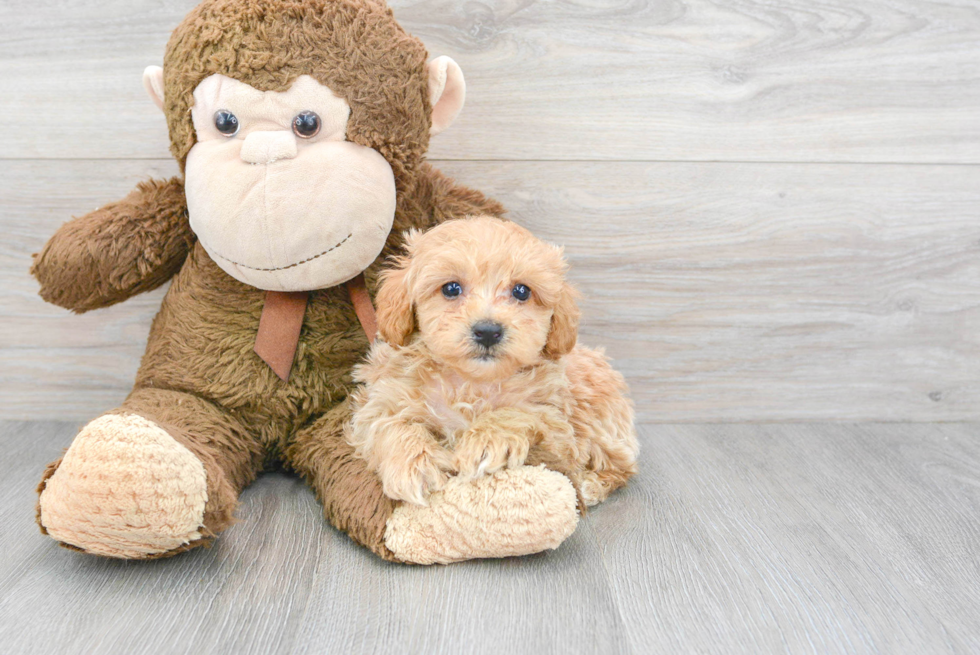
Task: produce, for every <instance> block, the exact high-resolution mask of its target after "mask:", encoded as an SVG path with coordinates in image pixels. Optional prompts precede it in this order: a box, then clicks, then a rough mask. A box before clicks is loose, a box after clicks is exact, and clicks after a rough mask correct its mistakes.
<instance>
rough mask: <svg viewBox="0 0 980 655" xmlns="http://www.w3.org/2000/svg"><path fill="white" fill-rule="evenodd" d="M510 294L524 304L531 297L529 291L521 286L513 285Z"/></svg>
mask: <svg viewBox="0 0 980 655" xmlns="http://www.w3.org/2000/svg"><path fill="white" fill-rule="evenodd" d="M510 293H511V295H512V296H514V297H515V298H517V299H518V300H520V301H521V302H524V301H525V300H527V299H528V298H530V297H531V290H530V289H529V288H527V287H526V286H525V285H523V284H515V285H514V288H513V289H511V291H510Z"/></svg>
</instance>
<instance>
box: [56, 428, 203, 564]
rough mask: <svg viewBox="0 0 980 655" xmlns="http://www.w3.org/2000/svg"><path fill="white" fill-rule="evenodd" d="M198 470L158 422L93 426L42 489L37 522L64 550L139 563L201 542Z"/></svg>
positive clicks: (200, 467) (198, 463) (198, 464)
mask: <svg viewBox="0 0 980 655" xmlns="http://www.w3.org/2000/svg"><path fill="white" fill-rule="evenodd" d="M207 496H208V495H207V478H206V475H205V472H204V465H203V464H202V463H201V461H200V460H199V459H198V458H197V457H196V456H194V455H193V454H192V453H191V452H190V451H189V450H188V449H187V448H185V447H184V446H182V445H181V444H179V443H177V442H176V441H175V440H174V439H173V437H171V436H170V435H169V434H167V432H166V431H165V430H163V428H161V427H160V426H158V425H157V424H156V423H153V422H152V421H149V420H147V419H145V418H142V417H140V416H136V415H132V414H108V415H105V416H102V417H100V418H97V419H95V420H94V421H92V422H91V423H89V424H88V425H86V426H85V427H84V428H82V431H81V432H80V433H79V434H78V436H76V437H75V440H74V441H73V442H72V444H71V447H70V448H68V451H67V452H66V453H65V456H64V457H63V458H62V460H61V462H60V465H58V466H57V468H56V470H54V471H53V473H51V474H50V477H48V478H47V479H46V480H45V481H44V482H42V483H41V497H40V502H39V506H38V512H39V514H38V521H39V522H40V524H41V527H42V528H44V530H46V531H47V533H48V534H49V535H51V536H52V537H54V538H55V539H57V540H58V541H61V542H63V543H65V544H68V545H70V546H74V547H76V548H80V549H82V550H84V551H87V552H90V553H94V554H97V555H106V556H108V557H120V558H126V559H144V558H148V557H155V556H159V555H162V554H165V553H167V552H168V551H172V550H175V549H180V548H181V547H182V546H186V545H187V544H189V543H191V542H193V541H196V540H199V539H201V538H202V536H203V535H202V533H201V529H202V528H201V526H202V525H203V522H204V506H205V504H206V503H207Z"/></svg>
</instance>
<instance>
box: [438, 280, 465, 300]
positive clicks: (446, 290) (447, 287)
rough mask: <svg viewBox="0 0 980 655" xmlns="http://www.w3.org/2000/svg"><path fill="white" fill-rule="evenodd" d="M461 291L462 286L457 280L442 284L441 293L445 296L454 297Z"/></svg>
mask: <svg viewBox="0 0 980 655" xmlns="http://www.w3.org/2000/svg"><path fill="white" fill-rule="evenodd" d="M461 293H463V287H461V286H460V284H459V282H446V283H445V284H444V285H442V295H444V296H446V297H447V298H455V297H456V296H458V295H459V294H461Z"/></svg>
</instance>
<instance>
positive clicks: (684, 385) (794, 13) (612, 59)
mask: <svg viewBox="0 0 980 655" xmlns="http://www.w3.org/2000/svg"><path fill="white" fill-rule="evenodd" d="M194 4H195V0H109V1H103V2H98V3H92V2H83V1H71V0H35V1H32V2H29V3H28V2H14V1H13V0H7V1H4V2H3V3H2V4H0V33H2V39H0V179H2V180H3V182H2V184H0V211H2V214H0V228H2V229H3V232H4V234H5V235H6V238H4V239H3V240H2V241H0V361H2V362H3V366H2V367H0V393H2V402H0V417H6V418H57V419H68V420H83V419H85V418H90V417H92V416H94V415H96V414H98V413H100V412H101V411H103V410H105V409H107V408H110V407H113V406H114V405H116V404H117V403H118V402H119V401H120V400H121V399H122V398H123V397H124V396H125V394H126V392H127V390H128V389H129V386H130V384H131V382H132V379H133V376H134V373H135V370H136V367H137V365H138V362H139V357H140V355H141V354H142V350H143V347H144V344H145V338H146V333H147V330H148V327H149V322H150V320H151V318H152V316H153V314H154V312H155V310H156V308H157V307H158V305H159V302H160V298H161V294H162V291H157V292H155V293H151V294H147V295H146V296H143V297H139V298H136V299H133V300H131V301H129V302H126V303H124V304H122V305H120V306H117V307H114V308H111V309H107V310H102V311H98V312H94V313H91V314H88V315H84V316H80V317H78V316H73V315H70V314H69V313H68V312H65V311H63V310H60V309H58V308H55V307H52V306H49V305H45V304H44V303H43V302H41V300H40V299H39V298H38V297H37V295H36V289H37V287H36V284H35V283H34V282H33V281H32V280H31V279H30V278H29V277H28V275H27V273H26V271H27V268H28V266H29V263H30V253H31V252H35V251H37V250H38V249H39V248H40V247H41V245H42V244H43V242H44V240H45V239H46V238H47V237H48V236H49V235H50V234H51V233H52V232H53V231H54V230H55V228H57V226H58V225H60V224H61V223H62V222H63V221H65V220H67V219H68V218H69V216H71V215H78V214H81V213H84V212H86V211H88V210H91V209H93V208H95V207H97V206H99V205H100V204H103V203H105V202H107V201H110V200H113V199H116V198H118V197H120V196H122V195H124V194H125V193H126V192H127V191H128V190H129V189H130V188H132V186H133V185H134V184H135V183H136V182H137V181H139V180H140V179H143V178H145V177H147V176H164V175H171V174H174V173H175V172H176V167H175V165H174V164H173V162H172V160H171V159H170V156H169V154H168V151H167V136H166V131H165V128H164V122H163V118H162V116H161V115H160V114H159V113H158V112H157V110H156V109H155V107H153V105H152V104H150V102H149V100H148V99H146V97H145V96H144V93H143V90H142V88H141V84H140V75H141V72H142V70H143V68H144V66H146V65H148V64H154V63H159V62H160V60H161V54H162V52H163V48H164V44H165V42H166V39H167V37H168V34H169V31H170V30H172V29H173V27H174V26H175V25H176V24H177V23H178V22H179V21H180V19H181V17H182V16H183V15H184V14H185V13H186V12H187V11H188V10H189V9H190V8H191V7H192V6H193V5H194ZM390 4H391V5H392V7H393V8H394V9H395V13H396V15H397V17H398V18H399V19H400V20H401V22H402V23H403V25H404V26H405V27H406V28H407V29H408V30H409V31H411V32H412V33H414V34H416V35H417V36H419V37H420V38H422V39H423V40H424V41H425V43H426V44H427V46H428V48H429V50H430V52H431V53H432V54H433V55H437V54H448V55H450V56H452V57H453V58H455V59H456V60H457V61H458V62H459V63H460V65H461V66H462V68H463V70H464V72H465V74H466V77H467V80H468V84H469V97H468V102H467V106H466V108H465V109H464V112H463V114H462V116H461V117H460V119H459V122H458V123H457V124H456V125H455V126H454V127H453V128H452V129H451V130H450V131H448V132H446V133H445V134H443V135H441V136H440V137H438V138H437V139H436V140H435V142H434V143H433V147H432V151H431V158H432V159H433V160H434V161H435V162H436V163H437V165H438V166H440V167H442V168H443V169H444V170H446V171H447V172H449V173H450V174H452V175H454V176H456V177H457V178H458V179H460V180H461V181H463V182H465V183H467V184H470V185H472V186H475V187H478V188H480V189H483V190H485V191H487V192H489V193H491V194H493V195H495V196H497V197H498V198H500V199H501V200H503V201H504V202H505V203H506V204H507V205H508V206H509V207H510V208H511V210H512V214H513V216H514V218H516V219H518V220H520V221H522V222H523V223H525V224H526V225H528V226H530V227H531V228H532V229H534V230H535V231H536V232H537V233H539V234H540V235H542V236H544V237H546V238H549V239H552V240H555V241H558V242H561V243H564V244H565V245H566V246H567V252H568V255H569V258H570V259H571V261H572V263H573V273H572V276H573V278H574V280H575V282H576V283H578V285H579V286H580V287H581V289H582V290H583V292H584V296H585V300H584V302H583V309H584V312H585V321H584V325H583V330H582V332H583V334H582V340H583V341H584V342H586V343H589V344H592V345H599V344H605V345H606V346H607V348H608V351H609V353H610V354H611V355H612V356H613V357H614V358H616V360H617V363H618V366H619V367H620V368H621V369H622V370H624V372H625V373H626V374H627V376H628V377H629V380H630V383H631V384H632V386H633V389H634V394H635V396H636V399H637V404H638V409H639V412H640V415H641V417H642V418H643V419H644V421H646V422H651V421H662V422H679V421H680V422H683V421H733V420H734V421H750V420H814V419H816V420H885V421H891V420H915V421H931V420H976V419H980V402H978V401H980V6H978V4H977V2H975V1H970V0H943V1H938V2H930V3H923V2H919V1H918V0H862V1H860V2H854V1H851V0H827V1H826V2H823V3H820V4H819V5H817V4H813V3H794V2H789V1H785V0H777V1H773V2H753V1H747V0H733V1H732V2H724V3H715V2H708V1H706V0H663V1H652V0H651V1H647V0H577V1H556V2H535V1H533V0H500V1H498V2H446V1H440V0H424V1H410V0H398V1H393V2H391V3H390Z"/></svg>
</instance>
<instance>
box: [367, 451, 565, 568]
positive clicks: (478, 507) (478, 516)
mask: <svg viewBox="0 0 980 655" xmlns="http://www.w3.org/2000/svg"><path fill="white" fill-rule="evenodd" d="M577 524H578V511H577V499H576V496H575V489H574V488H573V487H572V483H571V482H569V480H568V478H566V477H565V476H564V475H562V474H560V473H556V472H554V471H549V470H548V469H546V468H544V467H543V466H523V467H520V468H516V469H509V470H503V471H499V472H497V473H495V474H494V475H490V476H487V477H485V478H481V479H479V480H476V481H475V482H461V481H459V480H457V479H456V478H453V479H451V480H450V481H449V482H448V483H447V484H446V486H445V488H444V489H443V490H442V491H441V492H438V493H435V494H432V496H430V498H429V505H428V507H422V506H419V505H410V504H407V503H406V504H403V505H401V506H399V507H398V508H397V509H396V510H395V513H394V514H392V516H391V518H390V519H388V525H387V529H386V531H385V545H386V546H387V547H388V549H389V550H391V551H392V552H393V553H394V554H395V556H396V557H398V558H399V559H402V560H404V561H406V562H413V563H415V564H448V563H450V562H458V561H461V560H466V559H474V558H480V557H511V556H514V555H529V554H531V553H537V552H540V551H543V550H549V549H554V548H557V547H558V545H559V544H560V543H561V542H563V541H564V540H565V539H566V538H567V537H568V536H569V535H570V534H572V532H574V531H575V526H576V525H577Z"/></svg>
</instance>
